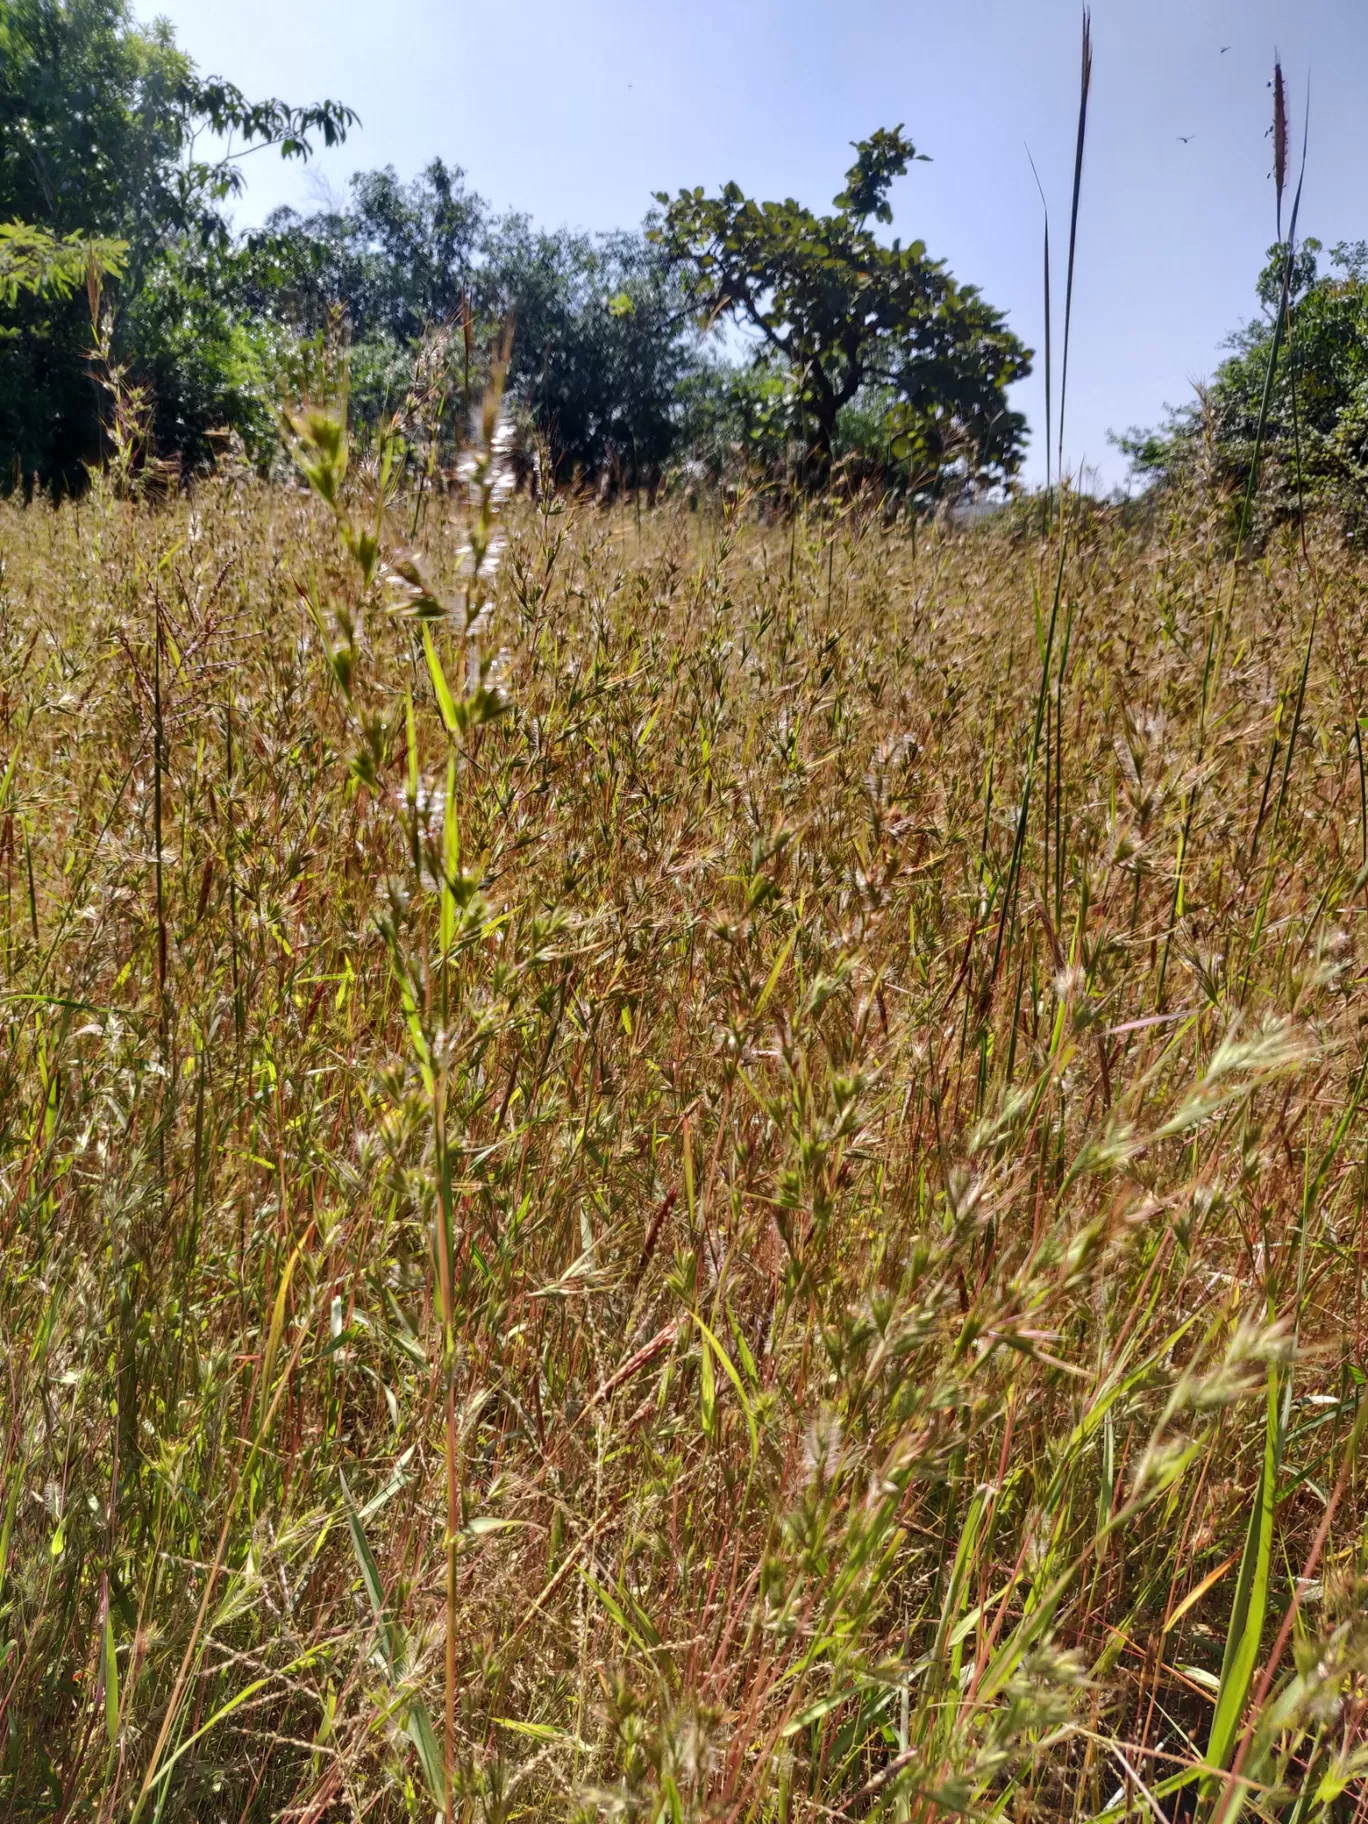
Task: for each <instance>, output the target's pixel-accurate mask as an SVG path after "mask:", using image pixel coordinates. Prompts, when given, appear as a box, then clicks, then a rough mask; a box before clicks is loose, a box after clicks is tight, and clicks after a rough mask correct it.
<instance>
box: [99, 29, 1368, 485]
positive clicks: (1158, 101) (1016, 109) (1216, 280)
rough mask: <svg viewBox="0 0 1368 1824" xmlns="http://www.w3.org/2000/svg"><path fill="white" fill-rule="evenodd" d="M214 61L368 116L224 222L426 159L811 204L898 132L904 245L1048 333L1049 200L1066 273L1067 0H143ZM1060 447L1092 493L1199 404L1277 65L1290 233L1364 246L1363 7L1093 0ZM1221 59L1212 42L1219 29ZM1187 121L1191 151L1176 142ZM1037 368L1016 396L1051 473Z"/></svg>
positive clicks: (484, 181) (591, 202)
mask: <svg viewBox="0 0 1368 1824" xmlns="http://www.w3.org/2000/svg"><path fill="white" fill-rule="evenodd" d="M135 5H136V7H137V10H138V12H139V15H140V16H142V17H144V18H149V19H150V18H152V17H153V16H155V15H157V14H161V15H163V16H165V17H167V18H169V19H170V20H171V22H172V24H173V26H174V27H175V31H176V35H177V38H178V41H179V42H180V43H181V44H182V45H183V46H184V47H185V48H186V49H187V50H188V51H189V53H190V54H191V56H192V57H194V59H195V61H196V62H197V63H198V64H199V66H200V68H201V70H203V71H204V72H206V73H213V74H218V75H223V76H226V77H229V78H230V79H231V80H233V81H234V82H236V83H238V84H239V86H240V87H241V88H243V89H244V90H245V91H247V92H248V93H249V94H251V95H257V94H267V93H270V94H277V95H281V96H283V97H285V98H286V99H287V100H290V101H311V100H314V99H317V98H320V97H322V96H324V95H327V96H332V97H335V98H337V99H340V100H343V101H346V102H348V103H350V104H351V106H353V107H354V108H356V109H357V111H358V112H359V113H360V115H361V117H362V122H363V124H362V126H361V128H360V129H359V130H358V131H357V132H356V133H355V134H354V135H353V136H352V138H351V139H350V140H349V141H348V143H347V144H346V146H345V147H343V148H341V149H340V150H338V151H334V152H330V153H328V154H326V155H324V156H321V157H319V158H318V159H317V160H316V161H315V163H314V164H313V165H312V166H311V167H309V168H308V169H307V170H305V169H302V168H301V167H299V166H284V165H282V164H281V163H280V161H279V160H277V159H276V158H275V156H274V155H273V154H268V155H262V156H260V157H256V158H253V159H251V160H250V161H249V166H248V169H249V173H250V179H251V184H250V190H249V194H248V197H247V199H246V200H245V202H244V204H243V205H242V206H241V208H240V210H239V219H240V220H241V221H242V222H248V221H251V220H254V219H258V218H259V217H260V216H261V215H263V214H264V213H265V212H266V210H267V209H268V208H270V207H272V206H273V205H274V204H276V203H279V202H290V203H295V204H297V205H301V206H305V207H307V206H308V205H309V204H310V201H311V200H312V198H313V197H314V196H316V195H317V194H318V187H319V185H320V184H325V185H327V186H329V187H331V188H332V189H333V190H334V191H335V192H338V193H341V192H344V191H345V188H346V183H347V179H348V177H349V176H350V174H351V173H352V172H353V171H354V170H357V169H360V168H365V167H370V166H375V165H384V164H392V165H394V166H395V168H396V169H397V170H398V171H399V173H400V174H401V176H408V175H411V174H412V173H413V172H415V171H417V170H418V169H419V168H420V167H421V166H422V165H423V164H424V163H425V162H426V161H427V160H428V159H430V158H431V157H432V156H433V155H434V154H440V155H441V156H442V157H443V158H445V159H447V160H448V161H451V162H455V163H457V164H460V165H462V166H463V167H464V168H465V170H466V172H467V173H468V177H469V181H470V182H471V184H472V185H473V187H474V188H475V189H477V190H479V191H480V192H481V193H482V194H484V195H485V196H487V197H489V198H490V200H491V201H492V202H493V203H494V204H496V205H497V206H498V207H500V208H513V207H515V208H518V209H522V210H525V211H526V212H527V213H529V214H530V215H531V216H533V217H534V218H535V219H536V220H538V221H539V222H542V223H545V224H547V225H554V224H559V223H570V224H572V225H574V226H577V227H581V228H589V229H605V228H611V227H619V226H623V225H626V224H630V223H634V222H637V221H639V220H640V218H641V216H642V215H643V214H644V213H645V211H646V209H647V208H648V207H649V206H650V202H651V193H652V192H653V191H654V190H658V189H673V188H676V187H678V186H679V185H682V184H690V185H692V184H696V183H703V184H707V185H709V186H713V185H716V184H717V183H719V182H721V181H724V180H726V179H728V178H735V179H736V180H737V182H738V183H740V184H741V185H742V186H743V187H744V188H746V189H747V190H748V191H750V192H751V193H753V194H757V195H759V196H762V197H770V196H796V197H798V198H799V199H800V200H802V201H803V202H806V203H810V204H812V205H814V206H823V207H824V206H826V204H827V203H828V201H829V199H830V198H831V196H832V195H833V194H834V193H835V191H836V190H838V189H839V188H840V180H841V176H842V173H843V172H844V170H845V167H846V165H847V164H848V163H849V144H848V142H849V141H851V140H852V139H855V138H858V137H861V136H863V135H864V134H866V133H868V132H869V131H870V130H871V129H873V128H874V127H876V126H881V125H882V126H893V125H895V124H896V123H897V122H899V121H902V122H904V123H905V126H906V130H907V132H908V133H909V134H910V135H911V137H912V138H913V139H914V140H915V141H916V143H917V145H918V147H919V149H920V150H922V151H925V152H926V153H928V154H929V155H930V157H931V159H932V160H933V162H932V163H931V164H929V165H923V164H919V165H917V166H915V167H914V168H913V170H912V172H911V173H910V174H909V175H908V176H907V177H906V178H904V179H903V180H901V182H900V183H899V184H898V186H897V188H896V191H895V193H894V198H893V200H894V204H895V208H896V218H895V222H894V231H895V232H897V233H899V234H901V235H902V236H903V238H904V239H915V238H921V239H923V240H925V241H926V243H927V245H928V248H929V249H930V251H931V252H932V253H933V254H935V255H937V256H940V257H943V258H945V259H947V260H948V261H949V263H950V266H951V268H952V270H953V271H954V273H955V274H956V276H957V277H958V278H960V279H962V280H964V281H967V282H971V283H974V284H977V285H978V286H980V287H981V289H982V290H983V292H984V294H985V295H986V296H987V297H988V298H989V299H990V300H991V301H992V302H993V303H995V304H997V305H999V306H1000V307H1002V308H1003V309H1005V310H1006V311H1007V312H1008V313H1009V316H1010V319H1011V322H1012V324H1013V326H1014V327H1015V328H1016V330H1017V331H1018V333H1019V334H1020V335H1021V336H1022V337H1023V338H1024V339H1025V340H1026V341H1027V342H1028V343H1029V344H1030V345H1031V346H1033V347H1037V348H1038V347H1039V346H1040V336H1041V297H1040V294H1041V285H1040V263H1041V259H1040V207H1039V202H1038V199H1037V195H1036V190H1035V185H1034V183H1033V181H1032V178H1031V174H1030V169H1029V167H1028V165H1027V162H1026V154H1025V151H1024V149H1023V147H1024V144H1025V143H1027V142H1029V144H1030V147H1031V150H1032V152H1033V153H1034V155H1035V160H1036V163H1037V165H1038V166H1039V168H1040V172H1041V176H1042V178H1043V180H1044V182H1045V186H1046V190H1047V193H1048V195H1049V198H1050V203H1051V211H1052V226H1053V231H1054V240H1055V247H1056V253H1057V256H1058V257H1057V270H1056V296H1057V297H1060V296H1062V291H1063V259H1062V255H1063V250H1064V244H1065V241H1066V230H1067V215H1068V197H1069V182H1070V177H1071V165H1072V152H1073V132H1074V119H1075V108H1076V99H1077V83H1078V31H1079V9H1078V6H1077V5H1076V4H1075V0H974V3H973V4H970V3H968V0H939V3H938V4H934V5H933V4H929V3H928V0H843V3H841V4H836V3H835V0H786V3H785V0H635V4H627V3H626V0H578V4H576V5H566V4H564V0H502V4H500V5H497V6H495V5H490V4H489V3H488V0H479V3H476V0H135ZM1093 35H1094V43H1095V69H1094V86H1093V102H1092V110H1091V116H1090V136H1089V144H1088V156H1087V166H1086V172H1085V178H1084V197H1083V211H1082V223H1081V234H1080V247H1079V262H1078V278H1077V284H1076V292H1075V319H1074V320H1075V341H1074V353H1073V357H1072V362H1073V365H1072V374H1071V381H1070V394H1071V401H1070V407H1069V435H1068V452H1067V460H1068V461H1069V464H1070V466H1071V467H1076V466H1077V465H1078V464H1079V463H1080V462H1087V463H1090V464H1095V465H1096V466H1097V467H1098V469H1099V470H1100V472H1101V479H1102V480H1103V481H1104V482H1105V483H1106V484H1108V485H1111V484H1113V483H1115V482H1118V481H1120V480H1121V479H1122V478H1123V476H1124V471H1125V465H1124V462H1123V461H1122V459H1121V458H1120V457H1119V455H1118V454H1117V453H1116V452H1115V451H1113V450H1111V449H1109V448H1108V445H1107V432H1108V431H1109V430H1112V429H1123V428H1125V427H1126V426H1127V425H1130V424H1133V423H1142V424H1147V423H1153V422H1154V421H1155V420H1156V419H1157V418H1158V417H1159V415H1160V413H1161V412H1162V409H1163V406H1164V404H1165V402H1166V401H1167V402H1171V403H1178V402H1179V401H1181V400H1183V399H1185V398H1187V397H1189V396H1190V389H1191V384H1192V381H1193V380H1194V379H1198V378H1200V377H1202V376H1203V375H1206V374H1209V373H1210V372H1211V370H1212V368H1213V367H1214V365H1215V364H1216V362H1217V361H1218V360H1219V358H1220V346H1221V342H1222V339H1223V338H1224V336H1225V335H1226V333H1227V332H1228V331H1229V330H1231V329H1232V328H1234V327H1235V326H1236V324H1238V323H1239V322H1241V321H1242V320H1243V319H1245V318H1246V317H1248V316H1249V315H1251V314H1252V312H1253V308H1254V299H1253V281H1254V278H1255V275H1256V273H1257V271H1258V269H1259V267H1260V265H1261V264H1262V260H1263V255H1264V250H1265V249H1266V247H1267V246H1268V244H1269V242H1270V241H1271V240H1272V239H1273V187H1272V183H1271V181H1270V177H1269V171H1270V165H1271V154H1270V151H1269V147H1268V143H1267V141H1266V138H1265V134H1266V130H1267V127H1268V123H1269V119H1270V117H1271V102H1270V96H1269V91H1268V87H1267V84H1268V81H1269V78H1270V76H1271V73H1272V64H1273V55H1274V50H1275V48H1276V49H1277V50H1279V51H1281V53H1282V57H1283V63H1284V68H1285V69H1286V72H1287V75H1288V80H1289V86H1290V89H1291V92H1292V97H1293V101H1294V110H1293V112H1294V136H1295V138H1296V143H1297V145H1298V146H1300V134H1301V117H1302V114H1303V99H1304V96H1305V92H1306V84H1307V80H1308V78H1309V79H1310V83H1311V145H1310V161H1309V165H1308V172H1307V182H1306V196H1305V201H1304V203H1303V211H1302V224H1301V225H1302V229H1303V231H1304V232H1305V233H1307V234H1314V235H1317V236H1319V237H1320V238H1321V239H1322V240H1323V241H1324V242H1325V243H1326V245H1327V247H1328V246H1331V245H1333V244H1334V242H1335V241H1337V240H1342V239H1357V238H1368V145H1366V144H1365V126H1366V124H1368V3H1366V0H1095V5H1094V9H1093ZM1226 45H1228V46H1229V47H1230V48H1229V50H1228V51H1226V52H1225V54H1224V55H1223V54H1222V46H1226ZM1180 134H1182V135H1191V136H1192V137H1191V140H1190V143H1188V144H1186V145H1184V144H1182V143H1181V142H1180V139H1179V135H1180ZM1040 375H1041V367H1040V363H1037V373H1036V375H1035V377H1033V378H1032V379H1031V380H1029V381H1026V382H1024V383H1023V385H1022V386H1021V388H1020V389H1019V400H1018V403H1019V404H1020V406H1021V409H1023V410H1024V411H1025V412H1026V413H1027V415H1028V416H1029V418H1030V420H1031V422H1032V425H1033V427H1035V429H1036V432H1037V434H1036V436H1035V439H1034V446H1033V453H1032V459H1031V472H1032V473H1033V474H1038V473H1040V472H1041V470H1042V469H1043V450H1042V445H1043V430H1042V428H1041V427H1042V426H1043V413H1042V399H1043V394H1042V388H1041V378H1040Z"/></svg>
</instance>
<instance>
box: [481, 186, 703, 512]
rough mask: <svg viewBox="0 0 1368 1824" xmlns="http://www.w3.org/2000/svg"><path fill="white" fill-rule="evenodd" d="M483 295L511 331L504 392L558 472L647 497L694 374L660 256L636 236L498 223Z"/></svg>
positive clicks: (676, 292)
mask: <svg viewBox="0 0 1368 1824" xmlns="http://www.w3.org/2000/svg"><path fill="white" fill-rule="evenodd" d="M480 295H481V298H482V301H483V304H484V308H485V310H486V311H487V313H488V314H489V315H490V316H491V317H492V318H495V319H498V318H502V317H507V318H511V320H512V321H513V322H514V324H515V325H516V331H515V336H514V341H513V361H512V366H511V368H510V373H509V386H510V390H511V392H512V395H513V397H514V398H515V399H516V400H517V401H518V402H519V403H520V405H521V406H522V408H523V410H524V411H525V413H526V414H527V415H528V417H530V418H531V419H532V420H533V422H534V423H535V424H536V425H537V426H538V427H539V428H540V429H541V431H542V432H543V433H544V434H545V436H546V438H547V441H548V443H549V446H550V449H551V453H552V457H553V460H554V462H555V465H556V469H557V473H558V474H559V475H560V476H561V477H562V478H566V477H569V476H570V475H572V474H574V473H575V472H576V471H578V472H579V473H580V474H582V475H584V476H594V475H599V476H601V475H603V474H604V472H605V471H608V472H611V473H612V474H613V475H614V476H616V477H618V478H620V479H621V480H622V481H623V482H625V483H627V484H628V485H630V486H633V487H635V486H639V485H644V486H646V487H647V488H648V489H653V488H654V486H655V484H656V482H657V481H658V479H659V477H660V475H661V472H662V470H663V469H664V468H665V466H666V465H667V464H668V463H669V462H670V461H671V460H672V459H673V458H674V457H675V456H676V455H677V454H678V453H679V450H680V447H681V440H682V437H683V435H684V432H685V429H686V422H687V412H686V399H685V389H686V385H687V383H688V381H689V379H690V377H691V376H692V375H693V374H694V372H695V371H696V369H697V366H698V361H697V340H698V339H697V337H696V335H694V334H693V333H692V332H691V330H690V326H689V321H688V310H687V301H686V300H685V298H684V297H683V296H682V295H681V292H680V289H679V285H678V282H677V279H676V277H675V275H674V273H673V272H672V270H671V268H670V266H669V265H668V263H667V262H666V261H665V260H664V259H663V258H662V257H661V255H660V253H659V251H658V249H657V248H656V247H655V246H654V245H653V244H652V243H651V242H649V241H648V240H647V239H646V238H645V237H644V236H643V235H641V234H640V233H632V232H630V231H623V232H620V233H617V234H607V235H600V236H597V237H592V238H591V237H590V236H588V235H581V234H574V233H572V232H570V231H569V230H565V229H562V230H560V231H558V232H555V233H539V232H536V231H534V230H533V229H532V228H531V227H530V225H529V224H528V222H527V221H526V220H525V219H524V218H522V217H512V218H506V219H505V220H504V221H503V222H501V223H499V224H497V226H496V228H495V229H494V231H493V232H491V234H490V236H489V237H488V239H487V242H486V259H485V265H484V268H483V271H482V273H481V278H480Z"/></svg>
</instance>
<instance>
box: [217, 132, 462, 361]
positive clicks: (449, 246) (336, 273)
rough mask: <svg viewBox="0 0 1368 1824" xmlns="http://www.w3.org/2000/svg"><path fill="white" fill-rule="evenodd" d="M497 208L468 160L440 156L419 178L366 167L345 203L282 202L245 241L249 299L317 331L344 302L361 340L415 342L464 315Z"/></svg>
mask: <svg viewBox="0 0 1368 1824" xmlns="http://www.w3.org/2000/svg"><path fill="white" fill-rule="evenodd" d="M487 217H488V209H487V206H486V204H485V202H484V200H483V198H481V197H479V196H477V195H476V194H475V193H474V191H472V190H469V189H467V187H466V184H465V173H464V172H463V171H462V170H461V169H460V167H459V166H450V165H447V164H445V163H444V162H443V161H442V160H441V159H440V158H436V159H433V161H432V162H431V164H429V165H428V166H427V168H426V169H425V170H424V171H423V172H422V173H421V174H420V175H419V176H418V177H416V178H415V179H414V180H413V181H412V182H411V183H407V184H405V183H401V182H400V180H399V178H398V177H397V176H396V175H395V172H394V170H393V168H392V167H388V166H387V167H386V168H385V169H384V170H383V171H362V172H358V173H357V174H356V176H354V177H353V178H352V180H351V201H350V204H349V206H347V207H345V208H341V209H327V210H320V211H317V212H315V213H314V214H312V215H299V214H297V213H296V212H295V211H294V210H292V209H277V210H275V211H273V212H272V214H271V215H270V217H269V218H268V219H267V222H266V226H265V228H264V229H263V230H262V232H260V233H259V234H255V235H251V236H249V237H248V238H247V240H246V241H245V242H244V244H243V247H242V281H243V301H244V303H245V304H246V305H248V307H250V308H255V309H257V310H259V311H262V312H264V313H266V314H268V315H271V316H273V317H275V318H277V319H278V320H280V321H282V322H285V323H288V324H289V325H291V326H292V327H294V328H298V329H301V330H303V331H305V332H306V333H309V334H314V333H316V332H317V331H319V330H320V329H322V328H323V327H324V326H325V325H326V323H327V320H328V316H329V313H330V311H332V310H333V309H334V308H335V307H336V306H338V305H341V306H342V308H343V309H344V310H345V312H346V316H347V323H348V328H349V331H350V333H351V335H352V337H353V338H354V339H355V340H356V341H358V342H366V341H371V340H374V339H386V340H389V341H391V342H395V343H404V342H412V341H414V340H415V339H416V338H417V337H419V336H421V335H422V334H423V332H424V330H425V329H429V328H431V327H432V326H433V325H434V324H438V323H441V322H443V321H450V320H452V319H454V318H455V317H456V316H457V315H458V314H459V311H460V308H461V304H462V300H463V298H464V297H465V294H466V292H467V290H468V289H469V287H470V285H471V283H472V280H473V277H474V272H475V265H476V261H477V258H478V256H479V248H480V240H481V236H482V233H483V231H484V228H485V224H486V220H487Z"/></svg>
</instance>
